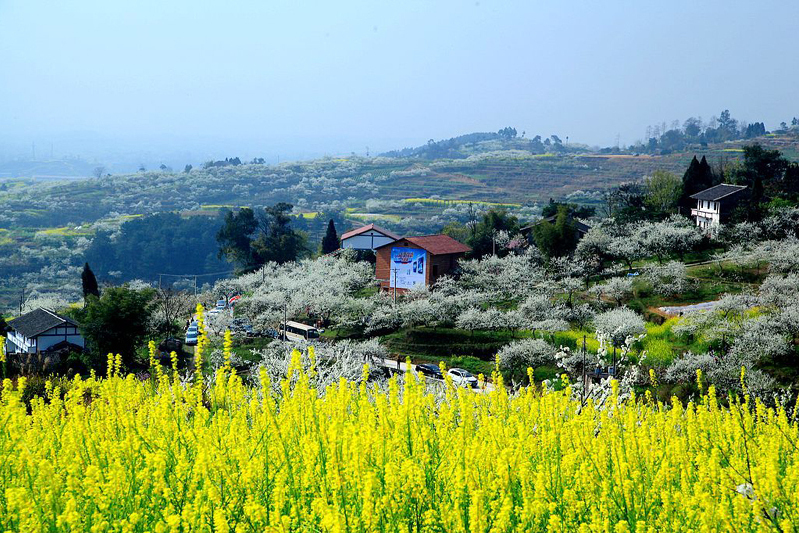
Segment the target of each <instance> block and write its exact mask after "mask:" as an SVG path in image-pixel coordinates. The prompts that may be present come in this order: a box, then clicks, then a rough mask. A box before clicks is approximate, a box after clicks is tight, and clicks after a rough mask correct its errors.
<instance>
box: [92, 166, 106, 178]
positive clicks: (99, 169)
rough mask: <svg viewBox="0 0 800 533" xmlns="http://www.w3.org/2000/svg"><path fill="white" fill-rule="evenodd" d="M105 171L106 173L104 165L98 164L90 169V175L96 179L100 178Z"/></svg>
mask: <svg viewBox="0 0 800 533" xmlns="http://www.w3.org/2000/svg"><path fill="white" fill-rule="evenodd" d="M105 173H106V167H104V166H103V165H100V166H99V167H94V170H92V175H93V176H94V177H95V178H97V179H100V178H102V177H103V174H105Z"/></svg>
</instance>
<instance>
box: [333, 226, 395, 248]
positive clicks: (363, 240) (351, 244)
mask: <svg viewBox="0 0 800 533" xmlns="http://www.w3.org/2000/svg"><path fill="white" fill-rule="evenodd" d="M394 241H395V240H394V239H392V238H391V237H387V236H386V235H384V234H383V233H380V232H377V231H374V230H370V231H367V232H364V233H361V234H360V235H354V236H353V237H350V238H348V239H344V240H342V248H352V249H354V250H374V249H375V248H377V247H379V246H383V245H384V244H389V243H390V242H394Z"/></svg>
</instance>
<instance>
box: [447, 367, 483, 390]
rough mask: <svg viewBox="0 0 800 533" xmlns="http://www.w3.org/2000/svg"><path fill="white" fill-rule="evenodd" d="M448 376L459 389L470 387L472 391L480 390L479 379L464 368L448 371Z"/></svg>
mask: <svg viewBox="0 0 800 533" xmlns="http://www.w3.org/2000/svg"><path fill="white" fill-rule="evenodd" d="M447 375H449V376H450V377H451V378H453V384H454V385H458V386H459V387H469V388H472V389H476V388H478V378H476V377H475V376H473V375H472V374H471V373H470V372H469V371H467V370H464V369H463V368H451V369H450V370H448V371H447Z"/></svg>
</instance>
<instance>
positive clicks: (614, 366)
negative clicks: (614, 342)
mask: <svg viewBox="0 0 800 533" xmlns="http://www.w3.org/2000/svg"><path fill="white" fill-rule="evenodd" d="M611 370H613V371H614V376H616V375H617V347H616V346H614V355H612V356H611ZM609 374H610V372H609Z"/></svg>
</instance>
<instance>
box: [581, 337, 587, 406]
mask: <svg viewBox="0 0 800 533" xmlns="http://www.w3.org/2000/svg"><path fill="white" fill-rule="evenodd" d="M581 372H582V373H583V387H581V406H582V405H583V400H584V397H585V395H586V389H587V387H586V335H584V336H583V366H582V367H581Z"/></svg>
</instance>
